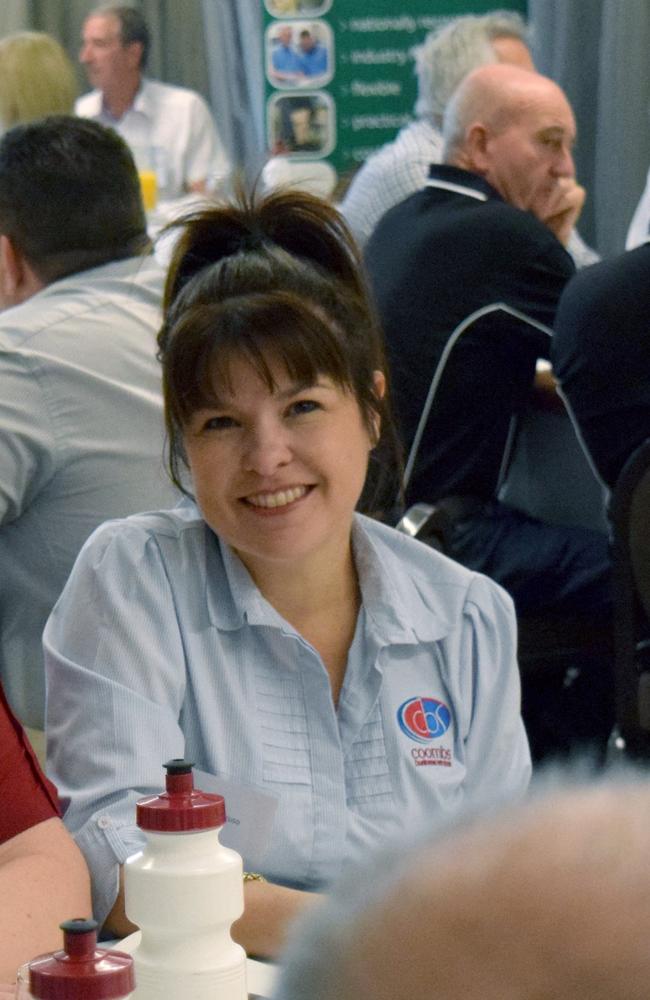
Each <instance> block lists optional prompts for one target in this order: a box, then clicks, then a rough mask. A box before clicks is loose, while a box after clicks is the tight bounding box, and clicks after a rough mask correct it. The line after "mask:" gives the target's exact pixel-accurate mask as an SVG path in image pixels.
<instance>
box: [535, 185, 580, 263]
mask: <svg viewBox="0 0 650 1000" xmlns="http://www.w3.org/2000/svg"><path fill="white" fill-rule="evenodd" d="M586 194H587V193H586V191H585V189H584V188H583V187H581V185H580V184H578V182H577V181H576V179H575V177H560V178H559V180H558V181H557V183H556V184H555V185H554V186H553V188H552V190H551V191H550V192H549V194H548V197H547V198H546V200H545V201H543V202H542V203H541V205H540V207H539V210H537V211H536V212H535V215H536V216H537V218H538V219H539V220H540V221H541V222H543V223H544V225H546V226H548V228H549V229H550V230H551V232H553V233H555V235H556V236H557V238H558V240H559V241H560V243H561V244H562V245H563V246H566V245H567V243H568V242H569V237H570V235H571V231H572V229H573V228H574V226H575V224H576V222H577V220H578V216H579V215H580V212H581V211H582V206H583V205H584V203H585V197H586Z"/></svg>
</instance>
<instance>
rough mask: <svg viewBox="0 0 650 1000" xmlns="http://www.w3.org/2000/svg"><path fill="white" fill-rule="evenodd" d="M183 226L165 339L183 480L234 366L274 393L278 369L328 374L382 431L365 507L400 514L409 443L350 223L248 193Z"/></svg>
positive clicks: (166, 378)
mask: <svg viewBox="0 0 650 1000" xmlns="http://www.w3.org/2000/svg"><path fill="white" fill-rule="evenodd" d="M181 226H182V234H181V237H180V239H179V241H178V243H177V245H176V249H175V252H174V255H173V258H172V262H171V266H170V269H169V273H168V277H167V283H166V287H165V297H164V324H163V327H162V329H161V331H160V334H159V336H158V346H159V357H160V360H161V362H162V366H163V389H164V399H165V421H166V425H167V433H168V437H169V469H170V475H171V478H172V480H173V481H174V482H175V483H176V485H178V486H179V487H180V488H181V489H184V487H183V481H182V480H183V470H184V468H185V467H186V464H187V463H186V459H185V454H184V449H183V431H184V429H185V427H186V426H187V423H188V421H189V419H190V417H191V416H192V414H193V413H194V412H195V411H196V410H197V409H200V408H202V407H204V406H209V405H210V404H211V403H212V402H213V401H214V396H215V390H214V386H215V385H217V386H218V385H223V384H225V385H226V386H227V385H228V381H229V366H230V361H231V360H232V359H233V358H234V357H238V358H241V357H244V358H245V359H246V360H247V361H248V362H250V363H251V364H252V365H253V367H254V368H255V370H256V371H257V373H258V375H259V376H260V377H261V378H262V379H263V380H264V381H265V382H266V384H267V385H268V386H269V388H271V389H272V388H273V387H274V384H273V376H272V373H271V367H270V366H271V365H272V364H278V363H279V364H280V365H281V366H283V367H284V369H285V370H286V371H287V373H288V375H289V376H290V378H291V379H292V380H294V381H295V382H300V383H302V384H305V385H311V384H313V383H315V382H316V381H317V378H318V376H322V375H325V376H327V377H329V378H331V379H332V381H333V382H334V383H335V384H337V385H338V386H339V387H340V388H341V389H343V390H344V391H347V392H351V393H352V394H353V395H354V396H355V398H356V400H357V402H358V404H359V407H360V409H361V413H362V416H363V419H364V421H365V423H366V426H367V428H368V430H369V432H370V433H371V435H372V436H375V428H376V427H377V426H379V427H380V428H381V430H380V433H379V437H378V440H377V442H376V446H375V448H374V449H373V451H372V453H371V459H370V467H369V475H368V478H367V482H366V487H365V489H364V493H363V496H362V498H361V501H360V504H359V507H360V509H363V510H366V511H371V512H373V513H376V512H378V511H380V510H383V509H385V508H386V506H387V505H392V503H393V502H394V498H395V495H396V493H397V489H398V487H397V483H398V482H399V470H400V467H401V462H400V457H399V444H398V441H397V435H396V433H395V429H394V424H393V421H392V418H391V414H390V409H389V405H388V399H387V396H386V395H385V396H384V397H383V399H382V398H379V397H378V396H377V394H376V392H375V387H374V373H375V372H376V371H382V372H384V373H385V372H386V361H385V356H384V349H383V341H382V337H381V333H380V331H379V328H378V325H377V321H376V319H375V314H374V310H373V309H372V306H371V304H370V301H369V298H368V293H367V290H366V286H365V282H364V278H363V272H362V268H361V263H360V260H359V255H358V251H357V248H356V245H355V243H354V240H353V239H352V236H351V235H350V233H349V231H348V229H347V227H346V225H345V223H344V222H343V219H342V217H341V216H340V215H339V213H338V212H337V211H336V210H335V209H334V208H333V207H332V206H331V205H329V204H327V203H326V202H324V201H322V200H321V199H319V198H316V197H314V196H312V195H309V194H306V193H303V192H298V191H291V192H289V191H284V192H275V193H272V194H269V195H266V196H264V197H259V198H257V197H255V196H246V195H244V194H243V193H240V194H239V195H238V197H237V199H236V200H235V201H233V202H232V203H229V204H224V205H219V206H216V207H213V208H209V209H206V210H204V211H202V212H200V213H197V214H195V215H193V216H190V217H189V218H187V219H185V220H183V221H182V223H181ZM377 418H379V419H377Z"/></svg>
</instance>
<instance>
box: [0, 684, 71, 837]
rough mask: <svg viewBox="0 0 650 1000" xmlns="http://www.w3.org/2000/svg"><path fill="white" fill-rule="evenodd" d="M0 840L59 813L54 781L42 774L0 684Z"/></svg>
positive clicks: (13, 835)
mask: <svg viewBox="0 0 650 1000" xmlns="http://www.w3.org/2000/svg"><path fill="white" fill-rule="evenodd" d="M0 800H1V801H2V808H1V809H0V843H4V842H5V841H6V840H11V838H12V837H15V836H17V835H18V834H19V833H23V831H25V830H29V829H30V827H32V826H36V824H37V823H42V822H43V821H44V820H46V819H52V817H53V816H58V815H59V807H58V802H57V797H56V789H55V787H54V785H53V784H52V783H51V782H50V781H48V780H47V778H46V777H45V775H44V774H43V772H42V770H41V768H40V766H39V763H38V760H37V759H36V755H35V753H34V751H33V750H32V747H31V746H30V743H29V740H28V739H27V736H26V735H25V732H24V730H23V728H22V726H21V725H20V723H19V722H18V720H17V719H16V718H15V717H14V715H13V713H12V711H11V709H10V708H9V704H8V702H7V699H6V698H5V695H4V692H3V691H2V688H1V687H0Z"/></svg>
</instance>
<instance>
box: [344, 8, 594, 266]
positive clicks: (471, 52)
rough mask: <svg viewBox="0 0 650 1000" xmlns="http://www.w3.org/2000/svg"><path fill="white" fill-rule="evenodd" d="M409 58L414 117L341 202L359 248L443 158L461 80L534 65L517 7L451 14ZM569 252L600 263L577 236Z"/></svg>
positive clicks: (367, 164) (584, 261)
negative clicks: (449, 110) (492, 67)
mask: <svg viewBox="0 0 650 1000" xmlns="http://www.w3.org/2000/svg"><path fill="white" fill-rule="evenodd" d="M413 55H414V58H415V72H416V74H417V79H418V97H417V101H416V103H415V109H414V111H415V116H416V120H415V121H412V122H409V124H408V125H405V126H404V127H403V128H402V129H401V130H400V132H399V133H398V135H397V137H396V138H395V139H394V140H393V141H392V142H389V143H387V144H386V145H385V146H382V148H381V149H379V150H378V151H377V152H376V153H373V154H372V155H371V156H370V157H369V158H368V159H367V160H366V162H365V163H364V165H363V166H362V167H361V169H360V170H359V172H358V173H357V174H356V176H355V177H354V178H353V180H352V183H351V185H350V187H349V189H348V192H347V194H346V196H345V198H344V200H343V203H342V205H341V211H342V212H343V215H344V216H345V218H346V221H347V222H348V224H349V226H350V228H351V229H352V232H353V233H354V235H355V237H356V239H357V242H358V243H359V245H360V246H361V247H362V248H363V247H364V246H365V244H366V242H367V241H368V239H369V237H370V235H371V233H372V231H373V230H374V228H375V226H376V225H377V223H378V222H379V220H380V218H381V217H382V215H384V213H385V212H387V211H388V209H389V208H392V207H393V205H396V204H397V203H398V202H400V201H402V200H403V199H404V198H407V197H408V195H410V194H413V192H414V191H418V190H419V189H420V188H421V187H423V186H424V184H425V183H426V180H427V176H428V173H429V167H430V165H431V164H432V163H440V162H441V159H442V150H443V138H442V121H443V115H444V112H445V107H446V105H447V102H448V101H449V98H450V97H451V95H452V94H453V93H454V91H455V90H456V88H457V87H458V85H459V83H460V82H461V80H462V79H463V78H464V77H465V76H467V74H468V73H470V72H471V71H472V70H473V69H476V68H477V67H478V66H485V65H489V64H490V63H506V64H508V65H512V66H519V67H521V68H522V69H530V70H533V69H534V66H533V61H532V58H531V55H530V51H529V48H528V38H527V33H526V25H525V23H524V21H523V19H522V18H521V16H520V15H519V14H517V13H515V12H514V11H505V10H495V11H492V12H491V13H489V14H483V15H476V14H467V15H464V16H462V17H457V18H454V19H453V20H451V21H448V22H446V23H445V24H444V25H443V26H442V27H441V28H438V29H436V30H435V31H432V32H430V33H429V34H428V35H427V37H426V39H425V40H424V42H423V43H422V45H419V46H417V47H416V48H415V49H414V50H413ZM569 251H570V253H571V254H572V256H573V257H574V259H575V261H576V264H577V266H579V267H583V266H585V265H586V264H592V263H594V262H595V261H597V260H598V255H597V254H595V253H594V252H593V251H592V250H591V249H590V248H589V247H587V246H586V244H585V243H584V242H583V241H582V239H581V238H580V237H579V236H578V234H577V233H572V235H571V241H570V245H569Z"/></svg>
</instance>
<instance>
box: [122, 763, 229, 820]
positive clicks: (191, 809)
mask: <svg viewBox="0 0 650 1000" xmlns="http://www.w3.org/2000/svg"><path fill="white" fill-rule="evenodd" d="M163 767H165V769H166V770H167V778H166V782H165V783H166V786H167V790H166V791H165V792H163V793H162V794H161V795H151V796H147V798H144V799H140V800H139V801H138V803H137V805H136V820H137V824H138V826H139V827H140V829H141V830H153V831H159V832H163V833H179V832H182V831H189V830H212V829H216V828H218V827H220V826H223V824H224V823H225V822H226V803H225V801H224V798H223V795H211V794H210V793H209V792H200V791H199V790H198V789H195V788H194V777H193V775H192V768H193V767H194V765H193V764H192V763H191V762H190V761H187V760H182V759H181V758H178V759H177V760H170V761H168V762H167V763H166V764H164V765H163Z"/></svg>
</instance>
